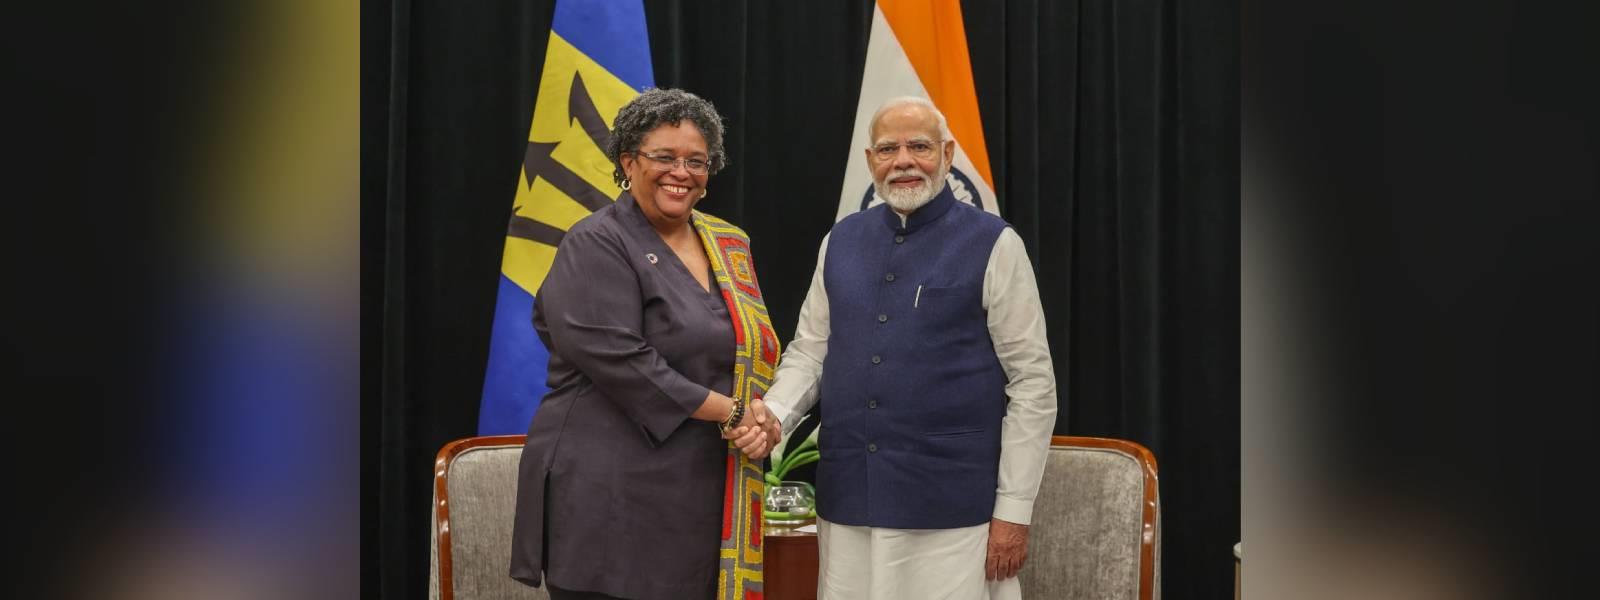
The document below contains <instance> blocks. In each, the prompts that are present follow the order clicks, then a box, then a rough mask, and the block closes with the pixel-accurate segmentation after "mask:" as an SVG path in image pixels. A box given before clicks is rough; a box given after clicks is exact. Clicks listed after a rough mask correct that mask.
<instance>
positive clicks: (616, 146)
mask: <svg viewBox="0 0 1600 600" xmlns="http://www.w3.org/2000/svg"><path fill="white" fill-rule="evenodd" d="M684 120H688V121H689V122H690V123H694V126H695V127H697V128H699V129H700V135H702V136H704V137H705V138H706V153H707V154H708V155H709V156H707V158H706V162H708V163H711V168H710V172H711V173H712V174H715V173H716V172H717V171H721V170H722V168H723V167H726V166H728V153H727V152H726V151H725V150H723V148H722V115H720V114H717V107H715V106H712V105H711V103H710V102H708V101H706V100H705V99H704V98H701V97H699V96H696V95H694V94H691V93H689V92H685V91H683V90H674V89H661V88H652V89H648V90H645V91H644V93H643V94H639V95H638V96H637V97H635V98H634V99H633V100H630V101H629V102H628V103H627V104H625V105H623V107H622V110H619V111H617V118H616V120H615V122H614V123H613V124H612V127H611V143H610V144H608V145H607V146H606V158H609V159H611V164H612V165H614V166H615V170H614V171H612V173H611V177H612V179H614V180H616V183H617V185H622V180H623V179H625V178H626V177H627V176H626V175H625V174H623V172H622V155H623V154H631V153H637V152H638V151H639V145H640V144H643V143H644V136H646V135H649V134H650V132H652V131H655V129H656V128H657V127H660V126H661V125H664V124H673V125H676V124H678V123H681V122H683V121H684Z"/></svg>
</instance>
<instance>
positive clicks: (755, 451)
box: [724, 400, 783, 460]
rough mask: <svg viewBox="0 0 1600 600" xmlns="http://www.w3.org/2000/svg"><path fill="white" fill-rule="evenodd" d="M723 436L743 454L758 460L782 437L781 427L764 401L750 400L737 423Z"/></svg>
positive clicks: (770, 450) (764, 456) (769, 451)
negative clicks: (747, 407) (731, 441)
mask: <svg viewBox="0 0 1600 600" xmlns="http://www.w3.org/2000/svg"><path fill="white" fill-rule="evenodd" d="M724 437H726V438H727V439H730V440H733V445H734V446H735V447H737V448H739V451H740V452H743V453H744V454H745V456H748V457H750V458H752V459H756V460H760V459H763V458H766V457H767V455H768V454H771V453H772V449H773V448H774V447H776V446H777V445H778V442H779V441H780V440H782V439H783V429H782V425H781V424H780V423H778V419H777V417H776V416H774V415H773V414H772V411H771V410H770V409H768V408H767V404H766V403H765V402H762V401H761V400H752V401H750V407H749V409H747V410H746V411H745V415H744V418H742V419H740V420H739V425H738V426H737V427H734V428H733V429H732V430H731V431H729V433H728V435H726V436H724Z"/></svg>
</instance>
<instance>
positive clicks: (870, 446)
mask: <svg viewBox="0 0 1600 600" xmlns="http://www.w3.org/2000/svg"><path fill="white" fill-rule="evenodd" d="M877 451H878V445H877V444H867V452H877Z"/></svg>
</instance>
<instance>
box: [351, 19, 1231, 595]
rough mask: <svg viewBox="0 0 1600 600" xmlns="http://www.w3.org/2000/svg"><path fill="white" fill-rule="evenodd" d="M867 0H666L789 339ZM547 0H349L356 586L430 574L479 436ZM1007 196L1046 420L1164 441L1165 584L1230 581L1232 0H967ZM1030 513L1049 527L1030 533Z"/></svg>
mask: <svg viewBox="0 0 1600 600" xmlns="http://www.w3.org/2000/svg"><path fill="white" fill-rule="evenodd" d="M872 6H873V5H872V3H871V2H870V1H864V0H854V1H850V2H734V1H717V2H711V1H696V2H683V1H651V2H648V3H647V5H646V19H647V22H648V27H649V32H650V47H651V51H652V54H653V56H652V59H653V61H654V69H655V77H656V83H657V85H659V86H662V87H681V88H684V89H687V90H690V91H692V92H694V93H696V94H699V95H701V96H703V97H705V98H707V99H709V100H711V101H712V102H713V103H715V104H716V106H717V108H718V109H719V110H720V111H721V112H722V114H723V115H724V117H725V118H726V119H727V122H728V132H729V133H728V139H727V146H728V152H729V158H730V162H731V165H730V167H729V168H728V169H727V170H726V171H724V172H723V173H722V174H719V175H717V176H715V177H713V179H712V180H711V183H710V191H711V195H710V196H709V197H708V198H707V199H706V200H705V201H704V202H703V203H702V205H701V208H702V209H703V210H706V211H708V212H710V213H713V214H716V215H718V216H721V217H724V218H726V219H728V220H730V221H732V222H734V223H736V224H738V225H740V226H742V227H744V228H745V229H746V230H747V231H748V232H749V233H750V236H751V238H752V242H753V244H754V252H755V257H756V264H757V268H758V270H759V272H760V277H761V282H762V287H763V291H764V292H765V293H766V295H767V301H768V307H769V309H770V310H771V313H772V318H773V323H774V325H775V327H776V328H777V331H778V333H779V335H780V336H782V337H783V341H784V342H787V341H788V339H789V337H791V336H792V335H793V332H794V326H795V321H796V319H797V315H798V313H799V310H800V303H801V301H802V300H803V298H804V292H805V289H806V286H807V284H808V283H809V277H810V275H811V272H812V269H813V267H814V266H815V264H814V263H815V259H816V250H817V245H818V243H819V242H820V241H821V239H822V236H823V234H825V233H826V232H827V230H828V228H829V227H830V226H831V225H832V223H833V215H834V211H835V207H836V203H837V201H838V195H839V186H840V184H841V182H842V179H843V173H844V167H845V161H847V160H860V158H859V149H851V148H848V147H847V146H848V143H849V139H850V134H851V131H850V128H851V127H852V126H853V125H854V120H855V105H856V95H857V92H858V89H859V86H860V81H861V72H862V68H863V62H864V60H865V55H866V44H867V34H868V31H869V28H870V22H871V15H872ZM552 10H553V3H552V2H550V1H532V2H530V1H527V0H494V1H489V0H484V1H478V2H441V1H412V0H378V1H376V2H369V3H368V4H367V5H366V6H365V10H364V11H363V13H362V52H363V61H362V109H363V110H362V152H363V155H362V186H363V187H362V200H363V206H362V239H361V252H362V325H363V330H362V349H363V352H362V356H363V365H362V382H363V391H362V394H363V402H362V412H363V414H362V417H363V420H362V423H363V424H362V442H361V443H362V457H361V460H362V503H363V509H364V510H363V513H362V550H363V552H362V556H363V560H362V587H363V593H364V595H365V596H368V597H381V598H422V597H424V595H425V594H426V587H427V586H426V582H427V577H428V573H427V567H428V510H429V506H428V504H429V499H430V494H431V488H430V483H431V476H432V472H431V466H432V460H433V456H434V454H435V453H436V452H437V451H438V449H439V447H440V446H442V445H443V444H445V443H446V442H448V441H450V440H453V439H456V438H461V437H466V436H471V435H474V434H475V432H476V427H477V414H478V399H479V394H480V391H481V387H482V378H483V373H484V365H485V364H486V361H487V353H488V347H489V345H488V342H489V331H490V322H491V317H492V315H493V311H494V301H495V292H496V285H497V280H498V277H499V276H500V275H499V271H500V254H501V248H502V244H503V241H504V236H505V231H506V225H507V218H508V215H509V211H510V206H511V201H512V198H513V196H514V188H515V186H516V184H517V174H518V169H519V167H520V162H521V160H522V156H523V150H524V146H525V144H526V142H527V131H528V123H529V119H530V116H531V115H532V109H533V100H534V97H535V94H536V91H537V84H538V74H539V71H540V68H541V66H542V65H543V61H544V51H545V46H546V43H547V42H548V35H549V26H550V20H551V15H552ZM963 14H964V18H965V20H966V31H967V43H968V48H969V52H970V54H971V58H972V66H973V77H974V79H975V80H976V84H977V88H978V101H979V106H980V110H981V112H982V117H983V125H984V135H985V136H986V139H987V142H988V145H989V152H990V160H991V162H992V164H993V166H994V175H995V178H996V188H997V192H998V195H999V198H1000V206H1001V213H1002V216H1003V217H1005V219H1006V220H1007V221H1009V222H1010V223H1011V224H1012V225H1013V226H1015V227H1016V229H1017V231H1018V232H1019V233H1020V234H1021V236H1022V239H1023V240H1024V241H1025V242H1026V244H1027V248H1028V252H1029V255H1030V256H1031V257H1032V259H1033V263H1034V267H1035V269H1036V271H1037V274H1038V277H1039V284H1040V292H1041V296H1042V300H1043V302H1044V305H1045V314H1046V318H1047V320H1048V323H1049V334H1050V347H1051V349H1052V351H1053V352H1054V361H1055V369H1056V377H1057V380H1058V387H1059V392H1060V400H1061V406H1062V408H1061V412H1060V418H1059V421H1058V423H1057V426H1056V432H1057V433H1060V434H1070V435H1087V436H1103V437H1115V438H1124V439H1129V440H1133V441H1136V442H1139V443H1141V444H1144V445H1145V446H1147V447H1149V448H1150V449H1151V450H1152V451H1153V452H1154V453H1155V455H1156V458H1157V460H1158V461H1159V462H1160V471H1161V473H1160V475H1161V494H1162V500H1163V506H1162V509H1163V519H1164V523H1163V526H1164V532H1163V533H1164V537H1163V557H1162V559H1163V564H1162V571H1163V573H1162V577H1163V580H1164V581H1163V588H1164V589H1165V590H1166V592H1167V594H1168V596H1169V597H1175V598H1229V597H1231V595H1232V588H1233V582H1232V560H1233V559H1232V553H1231V548H1232V545H1233V544H1234V542H1236V541H1238V540H1239V539H1240V531H1239V512H1240V503H1239V489H1240V488H1239V400H1238V399H1239V358H1238V357H1239V333H1238V332H1239V313H1238V305H1239V303H1238V298H1239V296H1238V293H1239V292H1238V290H1239V268H1238V252H1239V245H1238V233H1239V202H1238V192H1239V181H1238V150H1239V140H1238V124H1239V115H1238V81H1239V76H1238V66H1237V65H1238V39H1237V38H1238V34H1237V23H1238V6H1237V5H1236V3H1233V2H1228V1H1226V0H1203V1H1199V2H1177V1H1175V0H1093V1H1088V0H1085V1H1079V2H1050V1H1038V0H1035V1H1025V0H1019V1H1007V2H1003V3H1002V2H994V3H978V2H969V3H967V4H966V5H965V6H964V7H963ZM1036 535H1039V533H1036Z"/></svg>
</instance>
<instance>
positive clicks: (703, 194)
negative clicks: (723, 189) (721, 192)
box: [700, 189, 711, 200]
mask: <svg viewBox="0 0 1600 600" xmlns="http://www.w3.org/2000/svg"><path fill="white" fill-rule="evenodd" d="M710 195H711V190H709V189H702V190H700V198H701V199H702V200H703V199H705V197H706V196H710Z"/></svg>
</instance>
